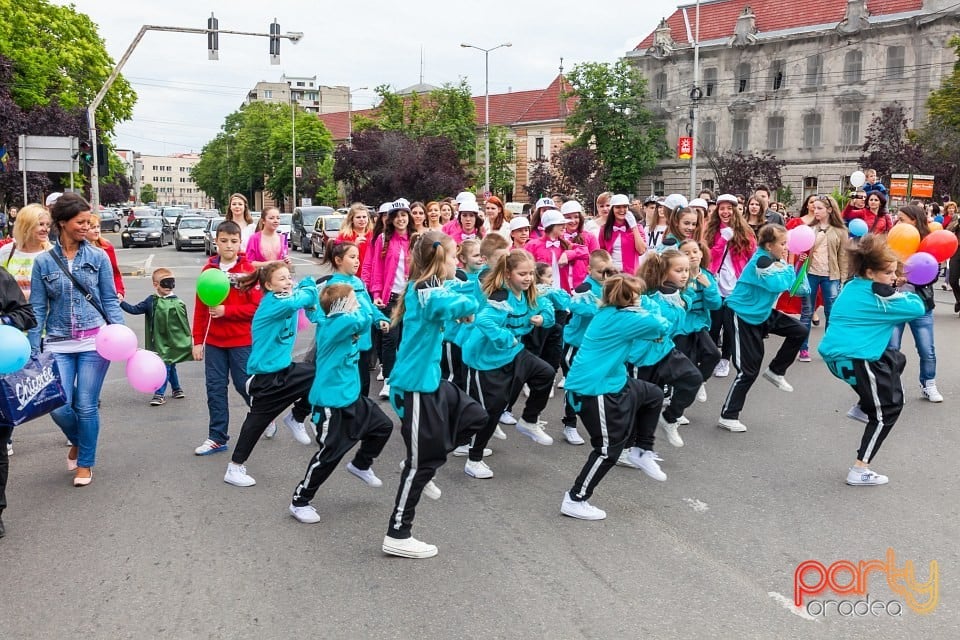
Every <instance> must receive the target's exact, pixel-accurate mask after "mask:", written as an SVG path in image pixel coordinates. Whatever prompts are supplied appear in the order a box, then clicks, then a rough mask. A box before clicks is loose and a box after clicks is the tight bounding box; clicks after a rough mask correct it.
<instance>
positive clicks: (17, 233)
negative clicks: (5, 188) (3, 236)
mask: <svg viewBox="0 0 960 640" xmlns="http://www.w3.org/2000/svg"><path fill="white" fill-rule="evenodd" d="M16 220H17V222H16V224H15V225H14V227H13V242H11V243H8V244H5V245H3V246H2V247H0V266H2V267H3V268H4V269H5V270H6V271H7V272H8V273H9V274H10V275H12V276H13V278H14V280H16V281H17V286H19V287H20V290H21V291H23V295H24V297H25V298H26V299H27V300H29V299H30V286H31V282H32V279H33V263H34V261H35V260H36V259H37V256H40V255H42V254H43V253H45V252H46V251H48V250H49V249H50V247H51V246H52V245H51V244H50V224H51V222H50V212H49V211H47V210H46V208H44V207H43V206H41V205H39V204H29V205H27V206H25V207H24V208H23V209H22V210H21V211H20V213H19V215H17V218H16Z"/></svg>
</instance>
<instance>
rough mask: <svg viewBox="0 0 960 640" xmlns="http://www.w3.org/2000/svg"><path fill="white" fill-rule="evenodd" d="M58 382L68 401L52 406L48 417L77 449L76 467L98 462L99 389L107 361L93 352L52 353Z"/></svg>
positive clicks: (105, 372)
mask: <svg viewBox="0 0 960 640" xmlns="http://www.w3.org/2000/svg"><path fill="white" fill-rule="evenodd" d="M53 357H54V359H55V360H56V361H57V368H58V369H59V370H60V382H61V383H62V384H63V389H64V391H65V392H66V394H67V403H66V404H65V405H63V406H62V407H60V408H59V409H54V410H53V413H51V414H50V417H51V418H53V421H54V422H55V423H57V426H58V427H60V430H61V431H63V435H65V436H67V439H68V440H70V442H72V443H73V444H75V445H76V446H77V449H78V451H79V453H78V455H77V466H80V467H92V466H93V465H94V464H96V461H97V438H98V437H99V436H100V409H99V408H98V407H97V404H98V403H99V402H100V389H101V387H103V379H104V378H106V377H107V369H108V368H109V367H110V361H109V360H107V359H106V358H104V357H102V356H101V355H100V354H99V353H97V352H96V351H84V352H82V353H55V354H53Z"/></svg>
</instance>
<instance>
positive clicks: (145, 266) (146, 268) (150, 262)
mask: <svg viewBox="0 0 960 640" xmlns="http://www.w3.org/2000/svg"><path fill="white" fill-rule="evenodd" d="M151 267H153V254H152V253H151V254H150V257H149V258H147V260H146V262H144V263H143V271H144V272H147V271H150V269H151Z"/></svg>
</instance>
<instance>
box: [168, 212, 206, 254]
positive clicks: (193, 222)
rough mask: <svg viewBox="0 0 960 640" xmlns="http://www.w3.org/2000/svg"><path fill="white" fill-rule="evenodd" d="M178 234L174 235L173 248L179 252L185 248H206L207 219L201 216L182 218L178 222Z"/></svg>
mask: <svg viewBox="0 0 960 640" xmlns="http://www.w3.org/2000/svg"><path fill="white" fill-rule="evenodd" d="M176 229H177V230H176V232H175V233H174V234H173V246H174V248H176V250H177V251H183V249H184V248H188V247H190V248H192V247H197V248H198V249H199V248H202V247H204V246H205V244H206V243H205V242H204V235H205V234H206V230H207V219H206V218H201V217H200V216H181V217H180V220H179V222H177V227H176Z"/></svg>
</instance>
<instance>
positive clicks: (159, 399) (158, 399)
mask: <svg viewBox="0 0 960 640" xmlns="http://www.w3.org/2000/svg"><path fill="white" fill-rule="evenodd" d="M165 402H166V399H165V398H164V397H163V396H153V399H151V400H150V406H151V407H159V406H160V405H162V404H164V403H165Z"/></svg>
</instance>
